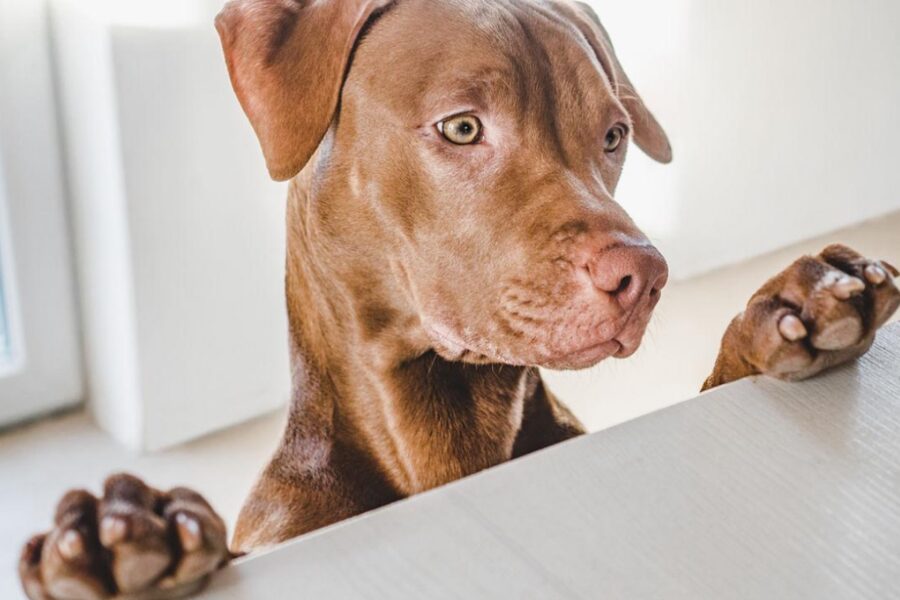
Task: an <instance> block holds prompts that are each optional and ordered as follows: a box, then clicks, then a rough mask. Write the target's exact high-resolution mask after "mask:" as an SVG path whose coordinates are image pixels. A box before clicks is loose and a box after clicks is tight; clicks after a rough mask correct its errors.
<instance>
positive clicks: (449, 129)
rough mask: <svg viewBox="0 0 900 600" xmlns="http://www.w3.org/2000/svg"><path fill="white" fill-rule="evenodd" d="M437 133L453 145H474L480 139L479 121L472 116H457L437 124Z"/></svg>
mask: <svg viewBox="0 0 900 600" xmlns="http://www.w3.org/2000/svg"><path fill="white" fill-rule="evenodd" d="M437 128H438V131H440V132H441V135H442V136H444V138H446V139H447V141H449V142H452V143H454V144H459V145H461V146H462V145H466V144H474V143H476V142H477V141H479V140H480V139H481V121H479V120H478V117H475V116H473V115H457V116H455V117H450V118H449V119H444V120H443V121H441V122H440V123H438V124H437Z"/></svg>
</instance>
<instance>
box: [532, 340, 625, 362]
mask: <svg viewBox="0 0 900 600" xmlns="http://www.w3.org/2000/svg"><path fill="white" fill-rule="evenodd" d="M621 350H622V344H621V343H620V342H619V341H618V340H616V339H612V340H605V341H603V342H599V343H596V344H591V345H589V346H585V347H583V348H580V349H578V350H574V351H572V352H568V353H566V354H562V355H557V356H553V357H551V358H550V359H549V360H548V361H546V362H548V363H551V364H566V365H587V364H595V363H598V362H600V361H601V360H603V359H604V358H608V357H610V356H614V355H615V354H616V353H618V352H620V351H621Z"/></svg>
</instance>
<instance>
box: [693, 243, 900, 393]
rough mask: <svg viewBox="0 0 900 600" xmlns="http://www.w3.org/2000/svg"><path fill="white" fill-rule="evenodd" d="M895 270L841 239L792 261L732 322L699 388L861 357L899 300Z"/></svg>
mask: <svg viewBox="0 0 900 600" xmlns="http://www.w3.org/2000/svg"><path fill="white" fill-rule="evenodd" d="M897 275H898V272H897V269H895V268H894V267H893V266H891V265H890V264H888V263H886V262H884V261H877V260H870V259H867V258H865V257H863V256H861V255H860V254H859V253H857V252H855V251H854V250H852V249H850V248H848V247H846V246H843V245H840V244H834V245H831V246H828V247H827V248H825V249H824V250H823V251H822V253H821V254H819V255H818V256H805V257H803V258H801V259H799V260H797V261H796V262H795V263H794V264H792V265H791V266H790V267H788V268H787V269H785V270H784V271H782V272H781V273H780V274H778V275H777V276H775V277H773V278H772V279H771V280H769V281H768V282H767V283H766V284H765V285H764V286H763V287H762V288H761V289H760V290H759V291H758V292H757V293H756V294H754V295H753V297H752V298H751V299H750V302H749V303H748V304H747V308H746V310H745V311H744V312H743V313H742V314H741V315H739V316H738V317H737V318H736V319H735V320H734V321H733V322H732V324H731V327H729V330H728V332H727V333H726V334H725V338H724V339H723V342H722V351H721V352H720V354H719V360H718V361H717V363H716V370H715V371H714V372H713V375H711V376H710V378H709V379H708V380H707V383H706V386H705V387H706V388H708V387H713V386H715V385H719V384H721V383H726V382H727V381H731V380H733V379H737V378H739V377H743V376H745V375H750V374H753V373H763V374H766V375H770V376H772V377H777V378H779V379H788V380H799V379H805V378H807V377H810V376H812V375H815V374H816V373H819V372H821V371H823V370H825V369H828V368H830V367H833V366H835V365H838V364H841V363H844V362H847V361H850V360H853V359H855V358H858V357H859V356H862V355H863V354H865V352H866V351H867V350H868V349H869V347H870V346H871V345H872V342H873V340H874V339H875V332H876V331H877V330H878V328H879V327H881V326H882V325H883V324H884V323H885V322H886V321H887V320H888V319H889V318H890V316H891V315H892V314H893V313H894V311H896V310H897V307H898V306H900V291H898V290H897V287H896V286H895V284H894V282H893V278H894V277H896V276H897Z"/></svg>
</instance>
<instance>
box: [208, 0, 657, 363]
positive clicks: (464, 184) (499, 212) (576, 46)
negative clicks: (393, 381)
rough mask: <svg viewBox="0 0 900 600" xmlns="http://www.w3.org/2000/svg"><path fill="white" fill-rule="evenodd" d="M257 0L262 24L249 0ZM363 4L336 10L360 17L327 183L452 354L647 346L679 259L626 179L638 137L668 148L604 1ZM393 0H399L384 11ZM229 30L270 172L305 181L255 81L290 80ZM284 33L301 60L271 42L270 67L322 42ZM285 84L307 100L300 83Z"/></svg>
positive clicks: (330, 137) (586, 356) (571, 356)
mask: <svg viewBox="0 0 900 600" xmlns="http://www.w3.org/2000/svg"><path fill="white" fill-rule="evenodd" d="M336 2H337V3H340V2H343V7H342V9H341V10H343V11H346V10H347V6H348V5H353V4H354V2H352V1H351V0H326V1H325V4H329V3H336ZM240 4H241V5H242V6H243V7H244V9H245V10H244V13H243V14H242V17H243V18H242V19H241V23H242V27H243V28H246V27H247V25H246V6H247V4H248V2H243V3H240ZM249 4H251V5H255V7H256V8H257V9H258V8H259V6H263V5H269V4H271V3H270V2H265V1H264V0H256V1H252V0H251V2H249ZM280 5H281V4H280ZM282 6H283V5H282ZM355 6H356V9H357V10H356V11H355V12H354V13H353V14H352V15H350V16H340V15H338V13H334V14H332V15H330V17H329V18H330V19H331V22H334V20H335V19H340V18H345V20H346V22H347V23H348V25H347V27H346V28H347V31H348V32H349V33H346V34H344V35H346V36H348V37H349V38H351V39H352V40H353V42H354V44H353V45H352V47H353V55H352V62H350V57H349V55H348V56H347V57H346V59H345V60H346V61H347V64H349V65H350V66H349V70H348V71H347V74H346V78H345V80H344V81H342V82H339V83H338V84H337V85H338V90H337V93H338V97H339V103H338V104H337V105H336V106H335V107H333V109H332V110H333V111H334V114H331V113H327V111H326V113H327V114H328V115H329V118H328V119H327V122H326V126H325V129H327V130H328V131H327V136H326V137H325V143H324V144H323V152H325V153H326V154H327V156H326V157H325V159H324V160H323V161H322V163H323V164H324V165H325V166H323V167H320V170H321V171H322V172H323V173H322V177H321V179H322V185H323V186H327V185H332V186H337V187H339V188H340V189H341V194H340V198H341V200H335V202H340V203H341V209H342V210H354V207H355V209H356V210H359V211H360V212H364V213H365V214H367V215H368V217H370V218H367V219H366V222H367V227H369V228H372V229H373V231H372V234H371V235H368V234H367V235H360V236H359V238H358V239H357V241H356V243H358V244H360V245H366V244H367V240H370V239H371V240H373V242H372V247H371V248H367V249H366V251H367V252H375V253H378V254H379V255H383V257H384V260H385V262H390V263H391V264H395V265H398V268H397V269H394V270H393V273H394V276H396V277H398V278H399V279H400V280H401V284H402V286H403V287H404V289H405V290H406V291H407V292H408V296H409V298H411V299H412V303H413V304H414V305H415V309H416V311H417V312H418V314H419V317H420V320H421V323H422V326H423V328H424V330H425V332H426V334H427V335H428V336H429V338H430V340H431V343H432V345H433V347H434V348H435V350H436V351H437V352H438V353H439V354H441V355H442V356H444V357H445V358H447V359H450V360H463V361H469V362H500V363H505V364H518V365H541V366H548V367H556V368H579V367H584V366H588V365H590V364H593V363H596V362H598V361H599V360H601V359H603V358H605V357H607V356H610V355H615V356H627V355H630V354H631V353H632V352H633V351H634V350H635V349H636V348H637V346H638V344H639V343H640V339H641V337H642V334H643V331H644V328H645V327H646V324H647V321H648V320H649V317H650V313H651V311H652V310H653V307H654V306H655V304H656V302H657V301H658V299H659V292H660V289H661V288H662V286H663V285H664V284H665V279H666V266H665V262H664V261H663V259H662V257H661V256H660V255H659V253H658V252H657V251H656V250H655V249H654V248H653V247H652V246H651V245H650V244H649V242H648V241H647V240H646V238H645V237H644V235H643V234H642V233H641V232H640V231H639V230H638V229H637V227H636V226H635V225H634V223H633V222H632V221H631V220H630V219H629V218H628V216H627V214H626V213H625V212H624V211H623V210H622V208H621V207H620V206H619V205H618V204H616V203H615V201H614V200H613V196H612V194H613V191H614V189H615V187H616V183H617V181H618V179H619V175H620V172H621V169H622V165H623V161H624V158H625V154H626V149H627V145H628V143H629V138H630V137H631V135H632V134H633V135H634V137H635V139H636V140H637V141H638V144H639V145H641V147H642V148H644V149H645V150H646V151H647V152H648V153H649V154H651V156H654V157H655V158H657V159H659V160H662V161H667V160H669V159H670V150H669V146H668V142H667V140H666V139H665V135H664V134H663V132H662V130H661V129H660V128H659V125H658V124H657V123H656V121H655V120H654V119H653V117H652V115H650V113H649V112H647V110H646V108H644V106H643V104H642V103H641V100H640V98H639V97H638V96H637V94H636V93H635V92H634V91H633V89H631V86H630V83H628V80H627V78H625V76H624V73H622V72H621V67H620V66H619V65H618V62H617V61H616V59H615V56H614V55H613V54H612V50H611V47H610V46H609V43H608V40H607V39H606V38H605V33H604V32H603V30H602V27H601V26H600V25H599V22H598V21H596V20H595V17H594V16H593V14H592V13H590V12H589V11H586V10H585V8H584V7H581V6H576V5H574V4H570V3H567V2H555V1H554V2H539V1H535V2H531V3H525V2H509V3H507V2H502V1H498V2H464V1H458V2H457V1H448V0H401V1H399V2H397V3H396V4H387V3H385V2H381V3H378V4H377V5H373V4H372V3H366V2H355ZM303 10H306V9H301V8H298V9H297V12H296V13H291V15H292V16H291V15H289V16H290V17H291V18H290V19H288V21H290V22H289V23H288V25H290V27H286V25H285V23H286V21H285V17H284V14H283V13H282V14H281V16H280V17H279V18H278V19H274V17H273V18H272V19H270V20H269V21H266V22H265V23H266V24H264V27H268V28H273V27H276V25H275V24H280V29H279V31H280V33H279V35H280V36H282V38H285V36H287V37H286V39H288V40H290V36H291V34H292V31H291V30H290V29H294V30H295V29H296V28H298V26H299V24H301V23H302V20H303V19H304V14H303ZM375 10H381V11H383V12H381V14H378V15H376V17H375V18H372V12H373V11H375ZM351 12H353V11H351ZM273 14H275V13H273ZM336 15H338V16H336ZM307 18H313V15H307ZM323 18H324V17H323ZM273 23H274V24H273ZM364 24H366V28H365V29H364V30H363V25H364ZM255 27H257V28H258V27H260V25H258V24H257V25H255ZM286 28H287V29H289V30H288V31H287V32H285V29H286ZM276 29H277V27H276ZM220 30H223V31H224V33H223V40H225V45H226V55H227V56H229V63H230V67H231V71H232V77H233V79H234V80H235V87H236V89H237V90H238V94H239V97H241V99H242V102H243V104H244V106H245V108H246V109H247V112H248V114H250V116H251V121H254V125H255V126H256V128H257V132H258V133H259V134H260V138H261V141H262V143H263V147H264V150H268V151H267V152H266V154H267V159H268V160H269V164H270V168H271V169H272V171H273V174H275V175H276V176H280V177H286V176H287V177H289V176H291V175H293V174H294V173H295V172H296V170H298V169H299V167H300V166H302V163H303V162H305V161H306V159H307V158H308V154H309V153H310V152H311V149H310V148H309V143H308V142H306V146H305V147H303V148H300V149H298V148H297V147H294V148H292V149H289V150H287V151H286V150H284V149H283V148H275V149H273V148H272V146H273V143H272V141H271V139H270V140H269V142H270V143H269V144H268V146H269V148H268V149H267V139H266V136H267V135H268V136H269V137H270V138H271V136H273V135H276V134H274V133H273V131H275V129H274V128H275V127H277V123H276V124H269V123H265V124H262V125H260V121H261V120H266V119H265V116H263V117H260V116H259V111H261V110H262V111H264V112H271V111H272V110H273V109H271V108H267V107H265V104H266V103H268V104H271V103H272V100H271V99H266V95H265V94H259V93H253V92H252V90H251V91H249V92H248V90H247V87H248V86H255V87H265V86H267V85H272V84H271V83H267V82H263V83H262V84H260V83H259V81H258V80H257V81H255V82H254V81H252V77H251V78H250V79H248V77H242V76H241V74H240V72H241V70H242V69H243V70H246V68H247V67H241V66H240V65H236V64H235V63H236V62H238V61H239V60H240V57H238V58H235V57H234V56H233V52H234V50H233V49H232V50H231V54H229V45H231V47H232V48H234V42H233V41H232V42H231V44H229V40H228V37H229V36H231V37H232V40H233V38H234V36H235V35H237V34H236V33H235V25H233V24H228V27H227V28H226V27H225V26H223V25H222V24H221V23H220ZM361 31H362V35H361V39H357V36H360V32H361ZM238 33H240V30H238ZM256 35H258V36H261V37H262V38H263V39H269V38H268V36H269V35H272V34H266V35H263V34H262V33H260V32H259V31H256ZM337 37H338V38H339V39H343V36H341V35H338V36H337ZM269 43H270V44H271V42H269ZM322 43H324V42H322ZM281 44H282V45H281V46H279V47H277V50H278V53H283V54H284V56H278V55H277V54H274V58H273V53H272V52H271V51H270V52H268V53H267V55H266V62H262V63H261V64H256V68H259V69H266V68H271V64H272V63H273V61H284V60H288V61H290V60H294V61H297V60H301V61H302V60H309V59H308V58H303V57H304V56H305V54H304V53H305V52H312V50H309V49H307V48H301V50H300V51H299V52H300V54H299V57H298V55H297V54H296V51H295V53H294V54H290V53H287V52H286V51H285V48H289V47H290V41H288V42H287V43H285V42H284V39H282V41H281ZM301 46H302V44H301ZM347 47H349V46H347ZM341 51H342V52H344V51H348V50H346V49H345V47H343V46H342V50H341ZM335 62H337V63H340V61H335ZM267 63H268V64H267ZM338 66H340V65H338ZM345 66H346V65H345ZM236 73H237V75H236ZM342 74H343V73H342ZM279 81H280V83H278V84H277V85H281V86H285V85H286V83H285V82H287V81H290V78H287V77H280V78H279ZM279 94H280V95H281V96H286V97H285V99H284V101H285V102H289V101H290V99H291V98H290V90H289V89H282V90H280V91H279ZM304 100H305V101H306V102H310V100H309V99H304V97H303V94H300V95H299V97H298V98H296V99H295V101H296V102H300V103H302V102H303V101H304ZM260 106H263V108H260ZM255 112H256V113H257V114H256V115H255V114H254V113H255ZM332 117H333V118H332ZM302 118H306V119H309V117H308V116H304V117H302ZM279 120H280V122H281V125H282V127H290V126H291V124H290V119H285V118H284V116H283V115H282V116H281V117H279ZM320 128H321V127H320ZM267 131H268V133H267ZM294 133H296V132H294ZM322 133H323V134H324V133H325V132H324V131H323V132H322ZM277 137H278V138H279V139H278V140H276V141H277V143H276V144H275V145H276V146H285V145H287V146H290V145H291V144H290V142H289V141H285V138H286V137H290V136H288V135H287V134H286V133H285V132H279V133H278V134H277ZM319 139H321V136H320V138H319ZM316 142H318V139H317V140H316ZM295 145H296V144H295ZM298 152H299V153H300V154H301V158H300V159H297V158H296V155H297V153H298ZM304 153H306V154H305V155H303V154H304ZM286 157H287V158H286ZM286 165H287V166H286ZM335 210H338V209H337V208H335ZM375 229H377V232H375V231H374V230H375ZM385 240H389V241H390V243H388V244H385V243H384V242H385Z"/></svg>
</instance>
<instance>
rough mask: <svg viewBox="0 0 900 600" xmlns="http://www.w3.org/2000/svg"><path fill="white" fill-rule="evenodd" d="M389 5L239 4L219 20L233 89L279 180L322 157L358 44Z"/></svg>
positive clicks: (340, 0) (238, 0) (289, 0)
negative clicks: (318, 151)
mask: <svg viewBox="0 0 900 600" xmlns="http://www.w3.org/2000/svg"><path fill="white" fill-rule="evenodd" d="M389 2H390V0H232V1H231V2H229V3H228V4H226V5H225V7H224V8H223V9H222V12H221V13H219V16H218V17H216V29H217V30H218V32H219V37H220V38H221V40H222V48H223V50H224V51H225V61H226V63H227V65H228V73H229V75H230V76H231V83H232V85H233V86H234V91H235V93H236V94H237V97H238V100H239V101H240V103H241V106H242V107H243V109H244V112H245V113H247V116H248V117H249V119H250V124H251V125H252V126H253V129H254V130H255V131H256V135H257V137H258V138H259V143H260V145H261V146H262V151H263V155H264V156H265V158H266V165H267V167H268V169H269V174H270V175H271V176H272V178H273V179H277V180H279V181H283V180H285V179H290V178H291V177H293V176H294V175H296V174H297V173H298V172H300V170H301V169H302V168H303V166H304V165H305V164H306V163H307V161H308V160H309V158H310V157H311V156H312V154H313V153H314V152H315V151H316V148H317V147H318V146H319V143H320V142H321V141H322V138H323V137H324V135H325V133H326V132H327V131H328V127H329V125H330V124H331V121H332V118H333V117H334V113H335V110H336V109H337V106H338V102H339V100H340V94H341V86H342V84H343V79H344V74H345V71H346V69H347V63H348V61H349V60H350V56H351V53H352V51H353V47H354V44H355V43H356V38H357V36H358V35H359V32H360V30H361V29H362V28H363V26H364V25H365V23H366V21H367V20H368V19H369V17H370V16H371V15H372V13H373V12H375V11H376V10H379V9H381V8H383V7H384V6H386V5H387V4H388V3H389Z"/></svg>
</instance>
